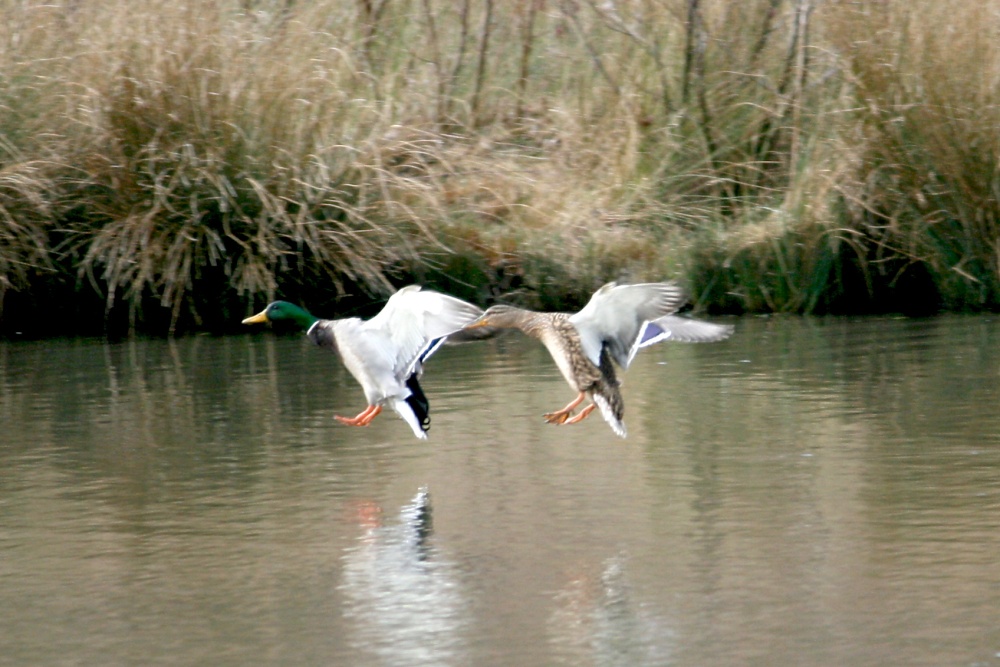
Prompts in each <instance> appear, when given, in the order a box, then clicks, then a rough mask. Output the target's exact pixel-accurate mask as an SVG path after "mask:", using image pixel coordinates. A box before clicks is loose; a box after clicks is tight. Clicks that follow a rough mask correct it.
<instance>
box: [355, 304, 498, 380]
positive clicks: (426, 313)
mask: <svg viewBox="0 0 1000 667" xmlns="http://www.w3.org/2000/svg"><path fill="white" fill-rule="evenodd" d="M482 314H483V311H482V310H480V309H479V308H477V307H476V306H474V305H472V304H471V303H466V302H465V301H462V300H461V299H456V298H455V297H452V296H448V295H447V294H441V293H439V292H432V291H423V290H421V288H420V286H419V285H409V286H407V287H404V288H402V289H401V290H399V291H398V292H396V293H395V294H393V295H392V296H391V297H390V298H389V301H388V302H387V303H386V304H385V307H384V308H383V309H382V311H381V312H380V313H379V314H378V315H376V316H375V317H373V318H371V319H370V320H368V321H367V322H366V323H365V328H366V329H367V330H368V331H370V332H371V333H372V334H373V335H374V336H375V337H378V338H382V337H385V340H386V341H387V345H388V347H389V350H388V351H389V353H390V354H391V355H392V357H393V368H394V370H395V372H396V376H397V378H399V379H400V380H402V379H405V378H406V377H409V375H410V374H411V373H412V372H413V371H414V370H415V369H416V367H417V365H418V364H419V363H420V361H421V357H422V355H424V353H425V352H427V351H430V352H432V353H433V351H434V350H435V349H437V344H439V340H438V339H440V338H442V337H444V336H447V335H448V334H451V333H454V332H455V331H458V330H459V329H461V328H462V327H463V326H465V325H466V324H468V323H469V322H472V321H473V320H475V319H476V318H478V317H479V316H480V315H482ZM428 356H430V355H426V356H423V360H426V358H427V357H428Z"/></svg>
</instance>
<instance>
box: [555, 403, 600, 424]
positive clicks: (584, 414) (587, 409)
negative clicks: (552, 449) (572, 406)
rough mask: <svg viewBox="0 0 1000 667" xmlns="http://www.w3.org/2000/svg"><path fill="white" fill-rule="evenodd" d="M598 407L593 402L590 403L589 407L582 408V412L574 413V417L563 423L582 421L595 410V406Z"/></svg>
mask: <svg viewBox="0 0 1000 667" xmlns="http://www.w3.org/2000/svg"><path fill="white" fill-rule="evenodd" d="M596 407H597V406H596V405H594V404H593V403H591V404H590V405H588V406H587V407H585V408H584V409H583V410H580V414H578V415H574V416H573V417H570V418H569V419H567V420H566V421H564V422H562V423H563V424H576V423H577V422H582V421H583V420H584V419H586V418H587V416H588V415H589V414H590V413H591V412H593V411H594V408H596Z"/></svg>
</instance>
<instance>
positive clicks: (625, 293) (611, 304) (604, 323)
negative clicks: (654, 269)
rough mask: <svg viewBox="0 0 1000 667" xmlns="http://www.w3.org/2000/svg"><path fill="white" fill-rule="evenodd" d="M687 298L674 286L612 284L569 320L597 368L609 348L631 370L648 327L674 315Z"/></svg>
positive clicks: (667, 284)
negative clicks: (603, 352)
mask: <svg viewBox="0 0 1000 667" xmlns="http://www.w3.org/2000/svg"><path fill="white" fill-rule="evenodd" d="M685 298H686V297H685V295H684V290H682V289H681V288H680V287H679V286H678V285H677V284H676V283H672V282H670V283H641V284H638V285H616V284H615V283H608V284H607V285H605V286H604V287H602V288H601V289H599V290H597V292H595V293H594V296H592V297H590V301H589V302H588V303H587V305H586V306H584V308H583V310H581V311H580V312H578V313H576V314H574V315H571V316H570V318H569V320H570V322H572V323H573V325H574V326H575V327H576V329H577V331H578V332H579V334H580V342H581V343H582V344H583V351H584V353H585V354H586V355H587V358H588V359H590V360H591V361H592V362H593V363H594V365H595V366H597V365H599V364H600V358H601V350H602V349H603V348H607V350H608V352H609V353H610V354H611V357H612V358H613V359H614V360H615V362H617V363H618V365H619V366H621V367H622V368H628V366H629V364H630V363H631V361H632V357H634V356H635V353H636V351H637V350H638V349H639V342H640V334H641V333H642V332H643V329H644V328H645V327H646V323H647V322H651V321H653V320H657V319H659V318H661V317H663V316H664V315H669V314H670V313H673V312H674V311H676V310H677V309H678V308H680V307H681V305H683V304H684V301H685Z"/></svg>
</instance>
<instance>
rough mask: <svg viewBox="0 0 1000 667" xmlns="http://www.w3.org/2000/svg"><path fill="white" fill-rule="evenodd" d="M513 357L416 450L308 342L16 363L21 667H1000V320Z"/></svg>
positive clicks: (74, 347) (3, 556)
mask: <svg viewBox="0 0 1000 667" xmlns="http://www.w3.org/2000/svg"><path fill="white" fill-rule="evenodd" d="M735 323H736V327H737V328H736V334H735V335H734V336H733V338H732V339H730V340H729V341H726V342H724V343H718V344H712V345H682V344H663V345H659V346H656V347H654V348H649V349H646V350H643V351H642V352H641V353H640V354H639V356H638V357H637V358H636V361H635V363H634V365H633V367H632V369H631V370H630V371H629V373H628V374H627V375H626V377H625V384H624V387H623V394H624V397H625V401H626V422H627V424H628V428H629V438H628V439H627V440H621V439H619V438H617V437H616V436H615V435H614V434H613V433H612V432H611V430H610V428H608V426H607V425H606V424H605V423H604V422H603V421H602V420H601V419H600V418H599V417H597V415H596V413H595V415H594V416H593V417H591V418H590V419H588V420H586V421H584V422H582V423H580V424H577V425H573V426H553V425H549V424H546V423H544V422H543V421H542V419H541V414H542V413H543V412H547V411H549V410H552V409H555V408H559V407H562V405H564V404H565V403H566V402H567V401H568V400H569V399H570V398H572V391H571V390H570V389H569V387H568V386H567V385H566V384H565V382H564V381H563V380H562V378H561V377H560V376H559V374H558V371H557V370H556V368H555V365H554V364H553V363H552V361H551V360H550V359H549V357H548V356H547V353H546V352H545V350H544V349H543V348H542V347H541V346H540V345H539V344H537V343H536V342H534V341H531V340H528V339H526V338H524V337H519V336H518V335H510V336H503V337H500V338H498V339H496V340H492V341H488V342H481V343H473V344H468V345H462V346H455V347H447V348H444V349H442V350H441V351H439V352H438V354H437V355H436V356H435V358H434V359H433V360H432V361H431V363H430V364H429V366H428V368H427V372H426V374H425V376H424V381H423V385H424V389H425V390H426V393H427V395H428V396H429V398H430V399H431V407H432V417H433V427H432V429H431V431H430V439H429V440H428V441H425V442H422V441H418V440H416V439H415V438H414V437H413V436H412V434H411V433H410V430H409V428H408V427H407V426H406V425H405V424H404V423H403V422H402V421H401V420H399V419H398V418H397V417H396V416H395V415H394V414H392V413H391V412H387V413H385V414H383V415H382V416H380V417H379V418H378V419H376V420H375V421H374V422H373V424H372V425H371V426H370V427H367V428H349V427H345V426H342V425H340V424H338V423H336V422H335V421H334V420H333V418H332V415H333V414H334V413H337V414H348V415H353V414H355V413H356V412H358V411H360V410H361V408H362V407H364V405H363V403H364V399H363V395H362V393H361V390H360V389H359V388H358V386H357V385H356V384H355V383H354V382H353V380H352V379H351V378H350V377H349V376H348V374H347V372H346V371H345V370H344V368H343V367H342V366H341V365H340V363H339V361H338V360H337V359H336V357H335V356H334V355H331V354H329V353H327V352H325V351H323V350H319V349H316V348H313V347H311V345H310V344H309V343H308V341H306V340H305V339H304V338H303V337H301V336H287V337H286V336H281V337H276V336H274V335H273V334H270V333H267V332H264V333H248V334H247V335H246V336H243V337H230V338H209V337H191V338H185V339H180V340H175V341H161V340H153V341H131V342H126V343H121V344H106V343H103V342H99V341H89V340H88V341H82V340H69V341H44V342H17V343H6V344H2V345H0V418H2V423H3V429H2V435H0V664H2V665H50V666H51V665H125V664H135V665H195V664H198V665H215V666H219V665H249V664H253V665H293V664H294V665H514V664H517V665H684V666H687V665H690V666H703V665H769V666H773V665H795V666H808V665H852V666H857V665H886V664H899V665H1000V414H998V410H997V405H998V399H1000V395H998V394H1000V390H998V387H1000V318H998V317H994V316H968V317H965V316H947V317H937V318H930V319H894V318H866V319H840V318H831V319H799V318H787V319H786V318H744V319H740V320H737V321H735Z"/></svg>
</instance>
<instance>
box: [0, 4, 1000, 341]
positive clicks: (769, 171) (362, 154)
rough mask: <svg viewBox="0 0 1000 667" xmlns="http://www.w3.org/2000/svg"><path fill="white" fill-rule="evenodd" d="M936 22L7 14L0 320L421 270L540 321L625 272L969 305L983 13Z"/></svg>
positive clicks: (878, 13) (987, 227) (216, 299)
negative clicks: (488, 290)
mask: <svg viewBox="0 0 1000 667" xmlns="http://www.w3.org/2000/svg"><path fill="white" fill-rule="evenodd" d="M938 5H939V3H933V2H930V1H929V0H921V1H920V2H916V3H911V2H903V1H902V0H890V1H889V2H887V3H879V4H878V5H877V6H875V5H872V6H868V5H864V6H862V5H857V4H852V3H816V2H815V1H814V0H751V1H749V2H741V3H731V2H724V1H723V0H676V1H675V2H673V1H672V2H666V3H664V2H653V1H651V0H615V1H612V2H596V1H595V0H551V1H548V2H547V1H545V0H517V1H515V2H509V3H508V2H505V3H495V2H472V1H471V0H463V2H460V3H444V2H436V1H434V0H421V1H420V2H410V3H405V2H403V3H395V2H385V1H384V0H383V1H379V2H375V1H368V0H359V1H358V2H357V3H341V2H333V0H320V1H318V2H312V3H290V2H287V0H260V1H257V2H246V1H245V0H243V1H240V2H236V1H235V0H231V1H227V2H217V3H199V2H193V1H192V2H180V3H178V2H166V1H165V0H149V1H148V2H143V3H134V2H132V3H130V2H125V1H124V0H119V1H118V2H110V3H108V2H94V1H90V0H85V1H83V2H77V3H73V4H72V5H69V6H65V7H64V6H61V5H33V6H21V5H19V6H17V7H11V8H8V9H7V11H6V15H5V18H6V20H5V24H4V26H2V27H0V71H3V72H4V76H3V78H2V79H0V127H2V128H3V130H2V132H3V133H2V135H0V240H2V245H0V294H2V293H4V292H9V291H10V290H16V291H18V292H20V293H23V294H26V295H29V296H30V295H31V294H32V293H37V295H38V297H37V298H41V296H42V295H43V294H46V292H45V290H44V287H39V286H40V285H41V286H44V285H45V284H46V281H51V282H56V283H58V284H60V285H63V286H65V285H70V286H72V285H73V284H74V283H75V284H76V287H75V288H70V289H76V290H77V291H79V290H87V291H88V293H89V292H90V289H91V288H90V286H93V287H94V288H96V290H97V292H98V293H99V294H101V295H103V296H104V297H105V301H106V305H107V309H108V310H109V311H110V310H111V309H116V308H119V307H122V306H124V307H125V308H126V309H127V310H128V311H129V312H130V314H131V318H130V319H131V321H132V323H133V325H140V324H141V323H142V322H144V321H161V320H162V321H164V322H165V323H166V326H171V327H172V326H187V327H189V326H191V325H192V324H193V323H197V322H198V321H199V318H204V317H205V316H206V315H209V316H211V317H220V318H231V319H237V318H236V316H237V315H241V314H243V311H244V310H245V309H246V301H248V300H251V299H252V300H256V301H261V300H264V299H267V298H270V297H272V296H274V295H276V294H278V293H282V294H287V293H289V292H291V293H293V294H300V295H307V296H309V297H311V299H310V300H316V299H320V300H327V301H328V300H330V299H331V298H332V295H330V294H329V293H328V291H329V290H325V289H324V287H323V285H325V284H328V283H329V282H331V281H332V282H333V284H334V285H336V286H338V287H341V288H343V289H341V290H339V291H343V290H344V289H347V287H348V286H350V287H353V286H360V287H361V288H362V289H363V290H366V291H369V292H380V291H383V292H384V291H385V290H387V289H388V286H389V282H390V279H396V278H403V277H405V278H410V277H417V278H425V279H430V280H432V279H433V277H434V276H435V275H440V273H441V272H444V273H445V274H448V275H449V280H452V281H454V283H455V284H461V283H462V282H466V283H484V282H485V283H490V282H492V283H495V284H494V285H493V288H494V289H495V290H496V289H506V288H509V287H511V286H515V287H516V286H521V287H524V288H527V291H529V292H530V293H531V294H532V298H533V299H534V301H535V302H536V304H535V305H554V304H558V305H560V306H566V307H569V306H571V305H573V303H576V302H578V301H579V300H580V299H582V298H583V297H584V296H585V295H586V294H588V293H589V292H590V291H591V290H592V289H593V288H594V287H595V286H596V285H597V284H599V283H600V282H602V281H604V280H607V279H609V278H615V277H618V276H619V275H622V274H625V275H628V276H629V277H632V278H635V279H644V278H657V279H660V278H662V277H664V276H672V275H684V274H686V275H687V277H688V278H689V279H690V281H691V282H692V286H693V287H694V288H695V289H694V292H695V293H696V295H697V296H698V298H699V300H701V301H702V302H703V303H706V304H711V305H715V306H717V307H723V308H727V309H731V310H741V309H746V310H783V311H812V310H822V309H858V308H867V307H876V308H877V307H883V306H885V305H886V304H887V303H891V302H892V301H891V300H892V299H893V298H895V297H899V296H900V295H902V296H907V295H908V294H912V295H919V296H920V299H921V300H922V301H924V302H930V303H932V304H933V303H937V302H942V303H945V304H948V305H951V306H956V307H959V306H990V305H994V304H995V303H996V302H997V300H998V296H1000V278H998V273H1000V259H998V257H1000V251H998V249H997V242H996V238H997V237H998V236H1000V233H998V231H1000V230H998V229H997V218H998V212H1000V211H998V207H997V204H996V201H997V197H996V193H997V191H998V189H1000V188H998V187H997V185H996V181H997V176H996V174H997V169H996V163H997V161H998V160H997V157H998V155H1000V146H997V142H996V139H995V136H994V135H995V131H994V128H995V127H996V124H997V123H996V121H997V111H996V110H997V108H1000V105H998V101H1000V100H998V99H997V96H998V93H997V92H996V91H997V87H996V86H995V85H993V84H994V82H995V79H996V78H997V77H998V71H1000V70H998V69H997V66H996V62H1000V59H998V58H997V55H998V53H997V51H998V49H1000V47H998V46H997V45H996V40H991V39H989V35H990V34H991V32H990V29H991V27H993V28H995V27H997V26H996V23H997V21H998V18H997V17H996V16H995V15H994V14H992V13H990V11H989V10H988V8H984V7H983V6H982V3H974V2H971V1H970V2H966V3H960V5H959V6H954V7H952V6H950V5H949V6H948V7H939V6H938ZM945 35H951V36H953V37H954V36H956V35H957V36H958V37H954V38H951V37H950V38H947V39H946V38H945V37H944V36H945ZM512 276H514V277H516V280H513V282H512V278H511V277H512ZM935 291H936V292H937V293H938V296H937V297H934V296H933V293H934V292H935ZM928 292H930V293H931V296H928V294H927V293H928ZM161 310H162V311H163V312H164V313H166V315H165V316H161V315H154V316H151V315H150V313H151V312H152V313H154V314H155V313H158V312H160V311H161ZM218 310H223V311H226V312H224V313H222V314H216V311H218ZM229 311H232V312H229Z"/></svg>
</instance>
